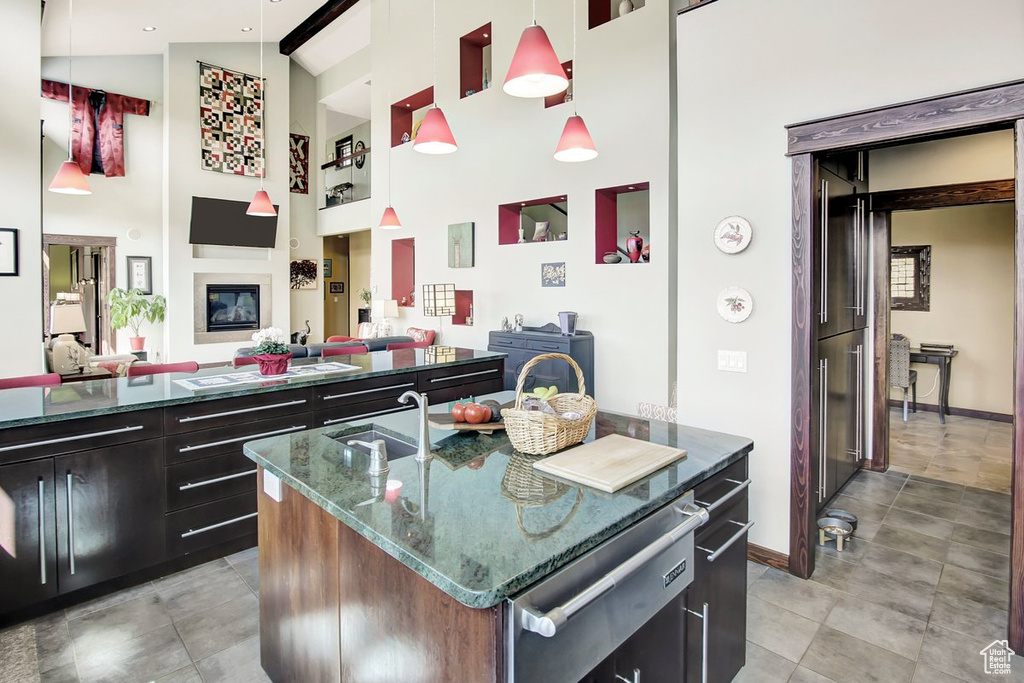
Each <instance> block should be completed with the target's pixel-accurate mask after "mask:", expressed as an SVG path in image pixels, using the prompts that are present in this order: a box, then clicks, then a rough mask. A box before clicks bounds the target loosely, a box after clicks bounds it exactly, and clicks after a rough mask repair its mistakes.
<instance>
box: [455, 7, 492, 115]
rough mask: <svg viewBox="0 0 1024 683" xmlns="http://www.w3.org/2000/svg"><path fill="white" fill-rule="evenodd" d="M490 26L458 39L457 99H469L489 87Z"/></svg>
mask: <svg viewBox="0 0 1024 683" xmlns="http://www.w3.org/2000/svg"><path fill="white" fill-rule="evenodd" d="M493 78H494V72H493V71H492V70H491V24H490V23H486V24H484V25H483V26H481V27H480V28H478V29H476V30H475V31H472V32H470V33H467V34H466V35H464V36H462V37H461V38H459V97H460V98H461V97H469V96H470V95H475V94H476V93H478V92H483V91H484V90H487V89H488V88H490V87H491V80H492V79H493Z"/></svg>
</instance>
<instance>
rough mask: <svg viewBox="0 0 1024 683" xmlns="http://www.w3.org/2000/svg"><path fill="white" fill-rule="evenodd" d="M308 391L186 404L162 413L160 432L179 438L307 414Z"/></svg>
mask: <svg viewBox="0 0 1024 683" xmlns="http://www.w3.org/2000/svg"><path fill="white" fill-rule="evenodd" d="M311 398H312V396H311V394H310V390H309V389H308V388H305V389H290V390H288V391H275V392H271V393H258V394H252V395H250V396H239V397H237V398H225V399H220V400H211V401H203V402H200V403H189V404H187V405H182V406H171V407H170V408H165V409H164V432H165V433H167V434H183V433H186V432H194V431H198V430H201V429H211V428H213V427H223V426H227V425H234V424H241V423H243V422H252V421H253V420H265V419H267V418H272V417H279V416H281V415H292V414H294V413H302V412H306V413H308V412H311V411H312V409H313V407H312V405H310V403H311Z"/></svg>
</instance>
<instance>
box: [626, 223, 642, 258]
mask: <svg viewBox="0 0 1024 683" xmlns="http://www.w3.org/2000/svg"><path fill="white" fill-rule="evenodd" d="M629 234H630V238H629V239H628V240H626V253H627V254H629V262H630V263H636V262H638V261H639V260H640V252H641V251H642V250H643V248H644V238H643V237H641V236H640V231H639V230H637V231H636V232H631V233H629Z"/></svg>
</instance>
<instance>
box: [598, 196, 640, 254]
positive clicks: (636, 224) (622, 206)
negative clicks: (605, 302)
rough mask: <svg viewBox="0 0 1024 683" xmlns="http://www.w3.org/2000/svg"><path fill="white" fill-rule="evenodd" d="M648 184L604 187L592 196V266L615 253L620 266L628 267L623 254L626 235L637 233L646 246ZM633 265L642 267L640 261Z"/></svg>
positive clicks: (627, 236)
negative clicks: (625, 265) (593, 256)
mask: <svg viewBox="0 0 1024 683" xmlns="http://www.w3.org/2000/svg"><path fill="white" fill-rule="evenodd" d="M650 195H651V184H650V183H649V182H644V183H630V184H628V185H617V186H615V187H606V188H603V189H600V190H597V191H595V192H594V201H595V204H594V251H595V261H594V262H595V263H601V264H603V263H605V261H604V256H605V254H608V253H617V254H618V255H619V256H621V257H622V261H621V262H620V263H627V264H632V262H631V261H630V260H629V257H628V256H627V255H626V254H624V253H622V251H617V249H620V248H621V249H622V250H623V251H626V244H627V240H628V239H629V233H630V232H635V231H637V230H639V231H640V236H641V237H642V238H643V240H644V246H648V245H649V244H650V235H651V227H650V226H651V197H650ZM637 263H645V261H644V260H643V259H640V260H639V261H637Z"/></svg>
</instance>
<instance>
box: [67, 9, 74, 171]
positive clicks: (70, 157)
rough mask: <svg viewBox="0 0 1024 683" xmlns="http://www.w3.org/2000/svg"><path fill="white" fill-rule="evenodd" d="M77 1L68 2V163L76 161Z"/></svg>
mask: <svg viewBox="0 0 1024 683" xmlns="http://www.w3.org/2000/svg"><path fill="white" fill-rule="evenodd" d="M74 18H75V0H68V161H73V160H74V154H72V150H71V140H72V135H73V133H74V130H75V94H74V85H72V80H71V53H73V52H74V35H75V34H74V25H75V22H74Z"/></svg>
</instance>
